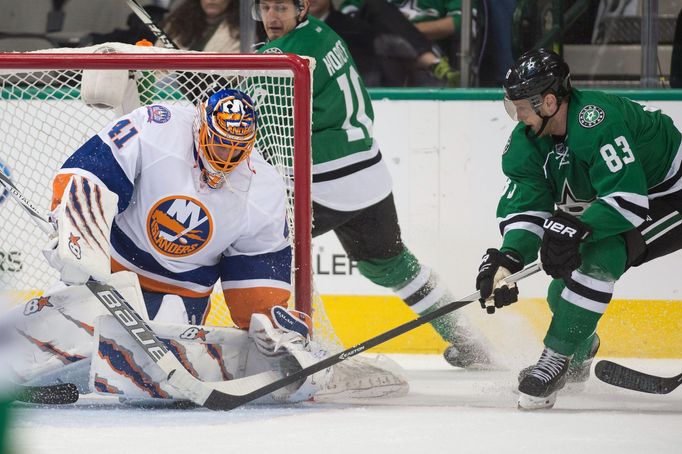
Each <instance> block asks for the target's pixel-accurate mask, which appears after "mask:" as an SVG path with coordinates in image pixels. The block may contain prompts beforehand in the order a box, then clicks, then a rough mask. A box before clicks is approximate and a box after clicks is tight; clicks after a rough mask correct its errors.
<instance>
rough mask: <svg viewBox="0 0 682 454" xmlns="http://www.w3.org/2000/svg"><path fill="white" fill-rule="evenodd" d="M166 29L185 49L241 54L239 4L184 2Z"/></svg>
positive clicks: (234, 0) (235, 1)
mask: <svg viewBox="0 0 682 454" xmlns="http://www.w3.org/2000/svg"><path fill="white" fill-rule="evenodd" d="M163 29H164V30H165V31H166V33H168V35H169V36H170V37H171V39H172V40H173V41H174V42H175V43H176V44H177V45H178V46H179V47H181V48H183V49H189V50H202V51H206V52H225V53H239V51H240V48H239V1H238V0H185V1H184V2H183V3H182V4H181V5H180V6H178V7H177V8H176V9H175V10H174V11H173V12H172V13H171V14H170V15H169V16H168V17H167V18H166V20H165V21H164V23H163Z"/></svg>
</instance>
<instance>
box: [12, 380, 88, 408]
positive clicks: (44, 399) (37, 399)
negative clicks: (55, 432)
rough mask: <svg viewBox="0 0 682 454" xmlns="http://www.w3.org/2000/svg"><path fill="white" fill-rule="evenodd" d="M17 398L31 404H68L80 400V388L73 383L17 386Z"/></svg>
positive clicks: (15, 397)
mask: <svg viewBox="0 0 682 454" xmlns="http://www.w3.org/2000/svg"><path fill="white" fill-rule="evenodd" d="M14 399H15V400H18V401H20V402H26V403H29V404H43V405H66V404H73V403H75V402H76V401H77V400H78V388H77V387H76V385H74V384H72V383H58V384H56V385H50V386H23V385H18V386H17V393H16V394H15V396H14Z"/></svg>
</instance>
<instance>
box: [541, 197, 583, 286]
mask: <svg viewBox="0 0 682 454" xmlns="http://www.w3.org/2000/svg"><path fill="white" fill-rule="evenodd" d="M542 227H543V229H544V230H545V234H544V236H543V238H542V247H541V248H540V260H541V261H542V269H544V270H545V272H546V273H547V274H549V275H550V276H552V277H553V278H554V279H562V278H565V277H568V276H570V275H571V273H572V272H573V270H575V269H577V268H578V267H579V266H580V264H581V263H582V260H581V259H580V243H582V241H583V240H584V239H585V238H587V237H588V236H589V235H590V233H591V230H590V228H589V227H588V226H587V225H585V224H584V223H583V222H581V221H580V220H579V219H578V218H576V217H575V216H571V215H570V214H568V213H565V212H563V211H561V210H557V211H556V212H555V213H554V215H553V216H552V217H550V218H547V219H545V222H544V224H543V226H542Z"/></svg>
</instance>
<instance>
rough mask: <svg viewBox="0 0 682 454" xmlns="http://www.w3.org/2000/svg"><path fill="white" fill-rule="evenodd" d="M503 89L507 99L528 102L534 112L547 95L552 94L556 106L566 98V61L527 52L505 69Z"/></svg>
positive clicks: (541, 51)
mask: <svg viewBox="0 0 682 454" xmlns="http://www.w3.org/2000/svg"><path fill="white" fill-rule="evenodd" d="M503 87H504V93H505V95H506V97H507V98H508V99H509V100H511V101H517V100H521V99H528V100H530V102H531V105H532V106H533V108H534V109H535V110H536V111H537V109H538V108H539V107H540V105H541V104H542V97H543V96H544V95H545V94H547V93H553V94H554V95H555V96H556V97H557V100H558V101H559V103H561V101H562V100H563V99H564V98H565V97H567V96H568V95H570V93H571V73H570V70H569V69H568V65H567V64H566V62H565V61H564V60H563V59H562V58H561V57H560V56H559V55H558V54H556V53H555V52H552V51H551V50H548V49H537V50H531V51H528V52H526V53H524V54H523V55H521V57H519V59H518V60H517V61H516V62H515V63H514V64H513V65H512V67H511V68H509V70H508V71H507V75H506V76H505V78H504V84H503Z"/></svg>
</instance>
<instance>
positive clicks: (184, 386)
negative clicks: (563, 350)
mask: <svg viewBox="0 0 682 454" xmlns="http://www.w3.org/2000/svg"><path fill="white" fill-rule="evenodd" d="M1 175H2V174H1V173H0V181H1V182H4V181H5V180H7V179H6V178H2V176H1ZM10 184H11V182H10ZM15 189H16V188H15ZM16 192H17V193H19V194H21V193H20V192H19V191H18V190H17V191H16ZM16 199H17V200H18V201H19V202H20V203H22V201H23V200H25V197H23V196H22V197H18V196H17V197H16ZM22 206H23V207H24V209H26V210H31V209H32V207H33V205H31V204H28V205H24V204H23V203H22ZM33 208H34V207H33ZM34 219H36V221H38V220H41V219H42V220H43V221H45V218H44V217H42V216H40V215H38V216H34ZM540 269H541V268H540V264H539V263H537V262H536V263H533V264H531V265H528V266H527V267H525V268H524V269H522V270H521V271H519V272H518V273H515V274H512V275H511V276H508V277H507V278H506V279H505V281H506V282H507V283H510V284H511V283H513V282H517V281H519V280H521V279H524V278H526V277H528V276H531V275H533V274H535V273H537V272H538V271H540ZM86 285H87V286H88V288H89V289H90V290H91V291H92V292H93V293H94V294H95V296H97V298H98V299H99V300H100V301H101V302H102V303H103V305H104V306H105V307H106V308H107V309H108V310H109V311H110V312H111V313H112V314H113V315H114V316H115V317H116V319H117V320H118V321H119V322H121V324H122V326H124V328H125V329H126V330H127V331H128V332H129V333H130V335H131V336H132V337H133V338H134V339H135V340H136V341H137V342H138V344H139V345H140V346H141V347H142V348H143V349H144V351H145V352H146V353H147V354H148V355H149V356H150V358H151V359H152V360H153V361H154V362H155V363H156V364H157V365H159V367H161V368H162V370H164V372H166V373H168V382H169V383H170V384H172V385H173V386H174V387H176V388H177V389H178V390H180V391H181V392H182V393H183V394H184V395H185V396H187V397H188V398H189V399H191V400H192V401H193V402H195V403H198V404H199V405H203V406H204V407H207V408H210V409H212V410H232V409H234V408H237V407H240V406H242V405H244V404H247V403H249V402H252V401H254V400H256V399H259V398H260V397H263V396H266V395H268V394H270V393H272V392H273V391H277V390H278V389H281V388H283V387H285V386H287V385H290V384H292V383H296V382H298V381H300V380H304V379H305V378H306V377H308V376H309V375H312V374H314V373H316V372H319V371H321V370H324V369H328V368H329V367H331V366H333V365H334V364H337V363H340V362H341V361H344V360H346V359H348V358H351V357H353V356H355V355H357V354H359V353H362V352H364V351H366V350H369V349H370V348H373V347H376V346H377V345H379V344H383V343H384V342H387V341H389V340H391V339H393V338H395V337H397V336H400V335H401V334H404V333H406V332H408V331H411V330H413V329H415V328H417V327H419V326H421V325H424V324H426V323H429V322H431V321H432V320H435V319H437V318H439V317H442V316H443V315H445V314H448V313H450V312H452V311H455V310H457V309H459V308H461V307H464V306H466V305H467V304H469V303H471V302H474V301H477V300H478V299H479V298H480V297H481V293H480V292H479V291H476V292H474V293H472V294H471V295H468V296H465V297H464V298H462V299H460V300H457V301H454V302H451V303H448V304H446V305H445V306H442V307H440V308H438V309H436V310H434V311H432V312H429V313H428V314H425V315H423V316H421V317H417V318H416V319H413V320H410V321H409V322H406V323H404V324H402V325H399V326H397V327H395V328H393V329H391V330H389V331H386V332H384V333H382V334H379V335H377V336H375V337H373V338H371V339H369V340H366V341H365V342H362V343H360V344H357V345H355V346H353V347H351V348H348V349H346V350H344V351H342V352H340V353H336V354H334V355H332V356H329V357H327V358H326V359H324V360H322V361H319V362H317V363H315V364H312V365H310V366H308V367H306V368H303V369H300V370H298V371H296V372H294V373H291V374H289V375H287V376H286V377H283V378H281V379H279V380H275V381H272V382H270V383H267V384H265V385H261V386H260V387H259V388H257V389H253V390H252V389H250V388H252V387H253V386H255V385H256V382H258V381H259V380H260V379H262V377H260V376H261V375H264V374H259V375H256V376H253V377H246V378H243V379H240V380H233V381H227V382H214V383H208V382H201V381H199V380H197V379H196V378H195V377H194V376H192V375H191V374H190V373H189V372H187V371H186V370H185V369H184V367H183V366H182V364H180V362H179V361H178V359H177V358H176V357H175V356H173V354H172V353H171V352H170V351H168V349H166V347H165V345H164V344H163V343H162V342H161V341H160V340H159V339H158V338H157V337H156V336H155V335H154V333H153V332H152V331H151V329H149V327H148V326H147V325H146V323H144V321H142V319H141V318H140V316H139V315H138V314H137V313H136V312H135V311H134V310H133V309H132V307H130V305H129V304H128V302H127V301H125V299H124V298H123V297H122V296H121V295H120V294H119V293H118V292H117V291H116V289H114V288H113V287H111V286H108V285H106V284H100V283H97V282H94V281H90V282H88V283H87V284H86ZM273 375H274V374H273ZM248 378H254V379H256V380H254V382H253V383H246V382H243V383H244V384H241V383H237V382H239V381H242V380H246V379H248ZM257 378H258V379H257Z"/></svg>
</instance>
